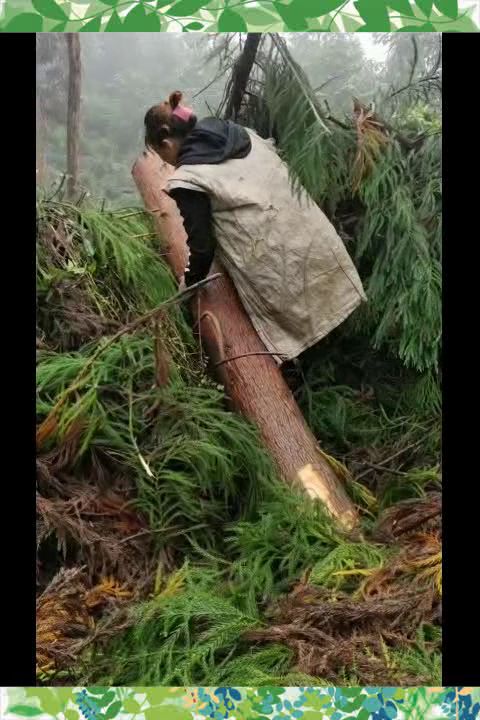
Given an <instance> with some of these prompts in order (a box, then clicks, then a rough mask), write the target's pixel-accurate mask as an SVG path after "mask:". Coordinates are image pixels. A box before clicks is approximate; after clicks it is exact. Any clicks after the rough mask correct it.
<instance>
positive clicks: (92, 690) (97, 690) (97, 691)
mask: <svg viewBox="0 0 480 720" xmlns="http://www.w3.org/2000/svg"><path fill="white" fill-rule="evenodd" d="M85 690H86V691H87V692H88V694H89V695H104V694H105V693H106V692H107V690H108V688H106V687H88V688H85Z"/></svg>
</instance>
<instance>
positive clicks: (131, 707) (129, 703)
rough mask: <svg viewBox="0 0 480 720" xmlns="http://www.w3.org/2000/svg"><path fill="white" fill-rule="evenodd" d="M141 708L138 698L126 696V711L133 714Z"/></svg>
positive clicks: (124, 704) (124, 702)
mask: <svg viewBox="0 0 480 720" xmlns="http://www.w3.org/2000/svg"><path fill="white" fill-rule="evenodd" d="M140 708H141V705H140V703H139V702H138V701H137V700H135V698H126V699H125V700H124V701H123V709H124V710H125V712H126V713H132V715H133V714H135V713H139V712H140Z"/></svg>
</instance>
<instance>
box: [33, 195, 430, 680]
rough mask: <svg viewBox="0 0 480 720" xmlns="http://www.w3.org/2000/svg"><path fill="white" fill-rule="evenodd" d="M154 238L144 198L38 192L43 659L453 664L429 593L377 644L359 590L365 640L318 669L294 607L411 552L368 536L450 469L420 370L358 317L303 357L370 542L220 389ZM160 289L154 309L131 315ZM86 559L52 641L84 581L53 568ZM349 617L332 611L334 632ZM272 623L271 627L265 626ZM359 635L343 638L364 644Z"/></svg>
mask: <svg viewBox="0 0 480 720" xmlns="http://www.w3.org/2000/svg"><path fill="white" fill-rule="evenodd" d="M156 242H157V241H156V240H155V239H154V237H153V235H152V233H151V227H150V225H149V223H148V221H147V220H146V219H145V218H144V216H143V214H142V213H140V212H139V211H136V210H123V211H120V212H115V213H110V212H108V211H101V210H99V209H95V208H93V207H86V208H82V207H81V206H75V205H73V204H69V203H65V202H63V201H61V200H60V199H59V200H55V201H48V200H40V201H39V204H38V234H37V292H38V301H37V356H38V357H37V420H38V423H39V428H40V431H41V432H40V431H39V432H40V438H39V443H38V444H39V448H38V460H37V463H38V495H39V527H38V558H39V568H38V582H39V600H38V603H39V605H38V621H37V622H38V625H39V638H38V644H39V648H40V651H39V652H40V655H41V651H42V648H43V650H45V653H44V655H41V658H42V660H41V661H39V678H40V680H43V681H48V682H49V683H50V684H55V683H56V682H61V681H63V682H64V681H65V678H68V681H69V682H73V683H75V682H89V683H95V684H106V685H110V684H114V685H158V684H164V685H178V684H185V685H203V684H212V681H213V682H215V683H223V684H229V683H230V684H233V685H234V684H242V685H249V684H252V685H261V684H275V683H277V684H285V683H286V684H305V683H307V684H308V683H310V684H312V683H315V684H319V683H323V682H325V683H328V682H330V683H331V682H333V681H335V682H338V683H343V684H346V683H350V682H351V683H353V684H355V683H360V684H363V683H364V682H367V680H368V679H370V680H372V681H376V680H378V681H379V679H380V678H382V682H383V684H388V683H389V682H390V683H391V684H399V683H400V680H402V681H405V680H407V681H408V679H410V680H411V681H414V682H416V681H418V683H420V681H422V683H426V684H432V683H433V684H435V683H437V684H438V682H439V655H438V648H439V629H438V625H437V623H436V621H435V620H432V619H431V618H429V617H427V615H428V613H426V614H425V617H423V616H422V615H419V616H418V617H417V618H416V619H414V618H413V616H412V613H411V611H410V610H408V608H407V610H405V612H406V613H407V615H406V616H405V617H406V618H407V619H406V620H405V628H404V629H402V628H400V632H399V638H400V639H397V640H396V641H394V640H393V639H392V638H391V637H389V636H388V632H387V631H386V634H385V637H384V640H383V641H382V643H381V644H380V645H379V644H378V640H376V639H375V640H374V639H373V631H372V629H371V628H370V626H368V623H369V622H370V620H368V618H370V616H369V615H368V612H370V610H369V609H368V608H367V607H366V605H365V607H366V610H365V612H366V616H365V617H367V615H368V618H367V620H366V621H365V622H366V624H365V633H364V637H363V641H362V642H363V644H364V647H363V650H362V649H360V648H358V647H356V646H355V648H354V650H353V651H352V654H351V656H350V658H349V656H348V654H347V655H345V656H337V655H335V654H333V655H332V651H331V647H330V646H329V647H330V650H328V652H326V651H325V653H324V655H325V657H327V656H328V657H329V658H331V662H330V665H328V663H327V665H326V666H325V668H324V669H323V670H321V671H320V669H319V668H322V667H323V666H321V665H318V663H317V665H312V666H311V667H309V666H308V663H305V662H303V661H302V660H301V653H300V655H299V651H298V642H297V640H295V641H293V640H292V639H291V638H290V637H287V635H285V624H282V621H281V619H280V620H279V619H278V608H279V607H281V602H283V601H286V600H285V599H287V600H288V598H289V593H291V591H292V589H293V588H294V587H295V586H302V587H303V586H305V584H306V583H307V585H306V587H313V588H319V589H321V591H322V592H325V593H327V596H328V597H327V596H326V597H325V599H323V596H322V598H320V597H319V598H317V599H316V600H315V602H318V603H322V602H328V603H333V605H331V606H330V605H329V607H332V608H335V610H336V609H337V608H338V609H339V610H341V611H342V612H347V613H348V612H349V610H348V607H347V606H346V605H345V603H346V599H347V598H352V599H354V600H355V602H357V603H359V607H360V606H361V607H363V605H362V603H364V604H365V603H367V599H366V595H365V592H364V583H365V578H367V580H368V578H369V577H370V576H371V575H372V573H375V572H378V571H379V570H382V569H384V568H387V567H388V564H389V562H390V561H391V559H392V558H395V557H397V556H399V554H401V552H402V550H401V545H398V546H397V545H395V544H393V545H392V544H391V543H388V542H380V541H378V540H377V539H373V538H371V537H370V535H371V533H372V531H373V529H374V528H375V526H376V524H377V521H378V518H379V516H381V513H382V511H383V510H384V509H385V508H389V507H391V506H392V505H393V504H394V503H397V502H398V501H399V500H404V501H405V500H408V499H412V498H425V497H428V494H429V493H430V492H432V491H435V490H436V489H438V487H439V471H438V467H437V463H438V451H439V424H438V417H437V415H436V413H435V411H434V410H432V408H431V407H430V408H429V409H428V410H426V409H425V406H424V405H422V404H421V405H420V406H418V403H417V402H416V398H417V391H416V390H415V388H416V386H417V385H418V383H422V382H424V377H425V376H424V375H422V374H420V373H418V371H414V370H412V369H409V370H407V369H405V368H404V367H403V366H402V365H401V364H400V363H399V362H398V360H395V359H392V357H391V356H389V357H386V356H383V355H379V353H378V351H376V350H375V349H374V347H373V346H374V339H373V338H371V337H369V336H368V335H364V336H359V335H358V332H356V333H355V334H354V335H353V336H352V337H353V339H349V335H348V333H349V328H348V326H346V327H345V328H344V329H343V330H342V331H341V332H339V333H337V334H335V336H332V338H330V339H329V340H328V342H327V343H325V344H324V345H323V346H322V347H320V348H318V349H317V350H314V351H311V352H310V353H308V354H307V355H306V357H304V358H302V360H301V362H300V364H299V366H298V367H297V368H296V369H294V370H293V371H291V376H290V377H289V382H290V383H291V384H292V387H293V388H294V392H295V393H296V396H297V399H298V401H299V403H300V405H301V407H302V409H303V410H304V412H305V415H306V417H307V420H308V421H309V423H310V425H311V427H312V428H313V429H314V431H315V433H316V434H317V436H318V437H319V440H320V441H321V443H322V447H323V448H324V450H326V451H327V452H328V453H330V454H331V455H333V456H335V457H336V458H337V460H341V461H343V463H344V470H343V472H344V477H345V482H346V483H347V487H348V488H349V491H350V492H351V494H352V497H353V498H354V499H355V501H356V502H357V504H358V505H359V507H360V509H361V511H362V524H363V532H364V534H365V541H364V542H354V541H352V540H351V539H350V538H348V537H345V536H343V535H342V533H340V531H339V530H338V529H336V528H335V527H334V526H333V525H332V523H331V521H330V520H329V519H328V518H327V517H326V516H325V514H324V512H323V511H322V508H321V507H319V506H318V505H316V504H314V503H312V502H310V501H309V500H307V499H305V498H304V497H301V496H300V495H297V494H296V493H295V492H294V491H293V490H291V489H289V488H287V487H286V486H285V485H284V484H283V483H281V482H280V481H279V480H278V479H277V477H276V475H275V471H274V468H273V466H272V463H271V461H270V459H269V458H268V456H267V454H266V452H265V451H264V449H263V448H262V446H261V443H260V441H259V439H258V435H257V432H256V430H255V428H253V427H252V426H251V425H249V424H248V423H247V422H246V421H244V420H243V419H241V418H240V417H238V416H236V415H234V414H233V413H231V412H229V411H228V410H227V409H226V407H225V404H224V397H223V393H222V389H221V388H220V387H217V386H216V385H215V384H214V382H213V381H212V380H210V379H209V378H208V377H207V375H206V374H205V372H204V368H203V366H202V362H201V361H200V357H199V353H198V348H197V343H196V340H195V338H194V337H193V335H192V333H191V330H190V328H189V325H188V322H187V316H186V311H185V309H184V308H182V307H181V305H180V304H179V303H171V304H168V305H165V306H164V303H165V301H166V300H167V299H169V298H172V297H173V296H174V295H175V285H174V282H173V278H172V276H171V274H170V272H169V270H168V269H167V267H166V265H165V263H164V262H163V260H162V258H161V255H160V254H159V252H158V248H157V244H156ZM154 308H160V310H159V313H158V314H156V315H155V316H154V319H153V320H150V321H148V322H146V323H144V324H143V325H141V326H139V327H137V328H136V329H134V330H132V331H131V332H129V331H127V330H128V325H129V323H132V321H133V320H134V319H135V318H137V317H138V316H140V315H142V314H143V313H145V312H147V311H149V310H152V309H154ZM126 328H127V330H126ZM120 330H125V332H123V333H120V334H119V337H118V339H117V340H115V341H113V342H112V341H111V340H108V338H112V337H113V336H114V335H115V333H119V331H120ZM46 418H50V422H47V423H45V420H46ZM52 418H53V421H52ZM42 423H43V425H42ZM42 428H43V430H42ZM37 439H38V438H37ZM389 458H391V459H389ZM75 568H77V569H81V573H82V582H83V588H84V593H83V594H82V592H77V593H76V595H75V601H74V602H75V608H77V609H76V610H75V612H78V613H80V614H81V613H83V612H86V614H87V615H89V617H90V620H88V622H87V621H85V622H86V625H85V628H86V629H85V634H84V642H78V626H77V627H76V628H75V629H74V628H73V625H74V624H75V623H74V615H75V613H74V611H73V609H72V607H71V606H70V605H68V607H69V613H70V614H71V616H72V628H69V627H68V623H67V624H66V626H64V627H63V629H62V633H61V640H62V642H57V645H55V646H53V645H51V643H50V644H49V641H51V639H52V634H51V633H53V634H54V635H53V636H54V637H57V636H58V637H60V630H58V628H57V627H56V626H55V622H54V621H55V613H56V612H58V617H59V618H60V616H61V612H62V610H65V608H66V607H67V605H66V604H65V603H67V596H68V582H65V583H63V585H62V583H59V582H58V580H59V576H60V579H61V577H62V573H65V572H66V571H67V570H73V569H75ZM79 571H80V570H79ZM422 572H423V570H422ZM375 577H376V576H375ZM428 582H430V581H429V580H428ZM52 583H53V585H52ZM55 583H56V584H55ZM429 587H430V586H429ZM49 588H50V590H49ZM52 588H53V589H52ZM56 588H59V589H58V590H57V589H56ZM95 593H96V594H95ZM102 593H103V595H102ZM402 597H403V596H402ZM93 598H95V599H93ZM100 598H101V599H100ZM279 601H281V602H280V605H278V603H279ZM352 601H353V600H352ZM69 602H71V600H70V601H69ZM52 603H53V605H52ZM367 604H368V603H367ZM407 605H408V603H407ZM405 607H407V606H405ZM47 611H48V617H49V621H48V623H47V621H46V620H45V618H44V616H43V614H42V613H45V614H46V613H47ZM359 612H360V615H361V614H362V610H361V609H360V610H359ZM378 612H380V614H381V612H383V610H382V611H378ZM276 613H277V614H276ZM409 613H410V614H409ZM300 615H301V612H299V613H298V616H299V617H300ZM385 617H387V615H385ZM92 622H93V625H94V627H95V638H96V640H95V642H93V641H92V632H91V628H90V630H88V628H87V625H88V623H92ZM340 622H343V625H342V627H345V626H346V625H345V620H342V621H341V620H340V619H335V618H333V617H332V621H331V626H329V628H328V630H325V636H326V637H332V638H334V637H335V633H336V632H337V630H336V627H337V626H336V623H340ZM388 622H390V621H388ZM275 623H277V625H278V628H279V629H278V630H277V631H276V632H277V633H278V639H277V641H275V637H272V638H268V639H261V638H259V637H257V636H255V633H262V632H269V628H272V627H276V625H275ZM47 624H48V632H47V630H46V629H44V628H45V627H46V625H47ZM347 625H348V623H347ZM407 625H408V627H407ZM338 627H340V625H339V626H338ZM385 627H388V623H387V624H386V625H385ZM282 628H283V630H282ZM298 632H299V633H300V634H301V633H302V632H305V630H304V629H303V630H299V631H298ZM339 632H340V631H339ZM342 632H343V631H342ZM349 632H350V631H349ZM42 633H43V634H42ZM48 633H50V635H49V634H48ZM55 633H57V634H56V635H55ZM75 633H77V635H76V634H75ZM252 633H253V634H252ZM354 635H355V633H354V632H353V629H352V632H351V633H350V635H348V638H345V642H346V643H347V644H348V642H350V643H353V645H352V647H353V646H354V645H355V642H354V640H353V637H354ZM401 638H403V640H404V642H403V640H402V639H401ZM302 642H305V640H302ZM69 643H70V644H69ZM296 643H297V644H296ZM369 643H370V644H369ZM72 644H73V646H74V647H75V650H74V651H73V653H72ZM45 648H46V649H45ZM67 650H68V652H67ZM64 651H65V652H64ZM362 652H363V655H362ZM328 653H330V655H329V654H328ZM72 657H73V658H74V659H73V660H72ZM362 658H363V659H362ZM372 658H374V660H375V662H372V660H371V659H372ZM364 661H365V662H364ZM317 669H318V672H317ZM280 680H281V682H280ZM397 680H398V681H399V682H398V683H397Z"/></svg>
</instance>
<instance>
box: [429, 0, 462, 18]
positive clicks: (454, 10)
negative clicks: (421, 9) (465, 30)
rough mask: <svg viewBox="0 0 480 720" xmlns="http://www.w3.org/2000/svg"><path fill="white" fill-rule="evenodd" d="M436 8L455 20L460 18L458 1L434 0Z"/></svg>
mask: <svg viewBox="0 0 480 720" xmlns="http://www.w3.org/2000/svg"><path fill="white" fill-rule="evenodd" d="M434 2H435V7H436V8H437V9H438V10H440V12H441V13H443V14H444V15H446V16H447V17H449V18H452V19H453V20H456V19H457V17H458V0H434Z"/></svg>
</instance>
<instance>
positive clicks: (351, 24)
mask: <svg viewBox="0 0 480 720" xmlns="http://www.w3.org/2000/svg"><path fill="white" fill-rule="evenodd" d="M342 22H343V26H344V28H345V31H346V32H357V30H358V28H360V27H362V23H361V22H358V20H354V19H353V18H351V17H349V16H348V15H342Z"/></svg>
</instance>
